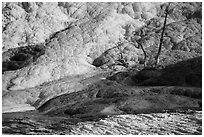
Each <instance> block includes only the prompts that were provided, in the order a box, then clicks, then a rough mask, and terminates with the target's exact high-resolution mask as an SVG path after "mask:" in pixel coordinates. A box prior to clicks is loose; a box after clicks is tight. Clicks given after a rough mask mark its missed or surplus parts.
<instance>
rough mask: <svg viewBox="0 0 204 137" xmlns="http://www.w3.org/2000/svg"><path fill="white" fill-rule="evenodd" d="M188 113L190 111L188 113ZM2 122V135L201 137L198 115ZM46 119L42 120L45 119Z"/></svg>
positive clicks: (168, 114)
mask: <svg viewBox="0 0 204 137" xmlns="http://www.w3.org/2000/svg"><path fill="white" fill-rule="evenodd" d="M189 112H190V111H189ZM43 119H44V120H39V119H38V120H35V119H24V120H23V119H13V120H5V121H6V122H8V124H5V123H6V122H5V123H3V126H2V130H3V133H5V134H27V135H53V134H58V135H64V134H66V135H201V134H202V112H201V111H195V112H190V113H188V114H184V113H180V112H176V113H169V112H168V113H151V114H137V115H117V116H112V117H109V118H105V119H101V120H100V121H96V122H92V121H88V122H80V123H78V124H76V125H70V123H69V122H68V120H69V119H60V118H57V120H56V118H55V121H54V120H53V121H52V122H51V120H50V119H46V118H45V117H44V118H43ZM45 119H46V120H45Z"/></svg>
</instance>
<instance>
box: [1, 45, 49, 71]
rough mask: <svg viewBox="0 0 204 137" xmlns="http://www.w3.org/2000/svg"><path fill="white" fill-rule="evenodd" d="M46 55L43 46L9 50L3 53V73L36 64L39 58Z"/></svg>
mask: <svg viewBox="0 0 204 137" xmlns="http://www.w3.org/2000/svg"><path fill="white" fill-rule="evenodd" d="M43 54H45V47H44V46H43V45H33V46H26V47H18V48H14V49H9V50H8V51H6V52H5V53H3V57H4V58H6V59H5V60H4V59H3V60H2V73H4V72H5V71H13V70H18V69H21V68H23V67H26V66H28V65H30V64H31V63H33V62H35V61H36V60H37V58H39V57H40V56H41V55H43Z"/></svg>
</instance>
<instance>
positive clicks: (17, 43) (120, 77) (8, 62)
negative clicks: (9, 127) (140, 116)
mask: <svg viewBox="0 0 204 137" xmlns="http://www.w3.org/2000/svg"><path fill="white" fill-rule="evenodd" d="M167 6H168V3H150V2H149V3H138V2H135V3H126V2H122V3H119V2H117V3H115V2H114V3H108V2H106V3H102V2H100V3H93V2H86V3H74V2H59V3H42V2H36V3H28V2H17V3H12V2H11V3H9V2H8V3H3V4H2V11H3V15H2V30H3V31H2V41H3V43H2V51H3V53H2V67H3V68H2V96H3V97H2V104H3V112H15V111H26V110H35V109H38V110H39V111H40V112H43V113H44V114H46V115H48V116H62V117H64V116H65V117H69V118H70V119H72V120H73V119H82V120H90V119H91V120H93V119H99V118H102V117H106V116H109V115H116V114H124V113H125V114H129V113H131V114H132V113H133V114H137V113H145V112H148V113H149V112H155V111H159V112H160V111H162V110H163V109H178V108H189V107H190V108H196V109H198V108H199V109H200V108H201V106H202V98H201V95H202V84H201V83H202V70H201V69H202V59H201V55H202V4H201V3H171V5H170V8H169V9H170V10H169V14H168V18H167V25H166V28H165V32H164V40H163V45H162V52H161V55H160V61H159V66H160V68H162V69H159V70H156V71H155V70H151V71H149V70H148V73H146V72H145V70H144V71H140V72H138V70H141V69H142V68H143V64H144V53H143V50H142V48H141V46H142V47H143V48H144V51H145V52H146V54H147V60H146V63H147V65H148V66H152V64H153V63H154V61H155V60H154V57H155V56H156V54H157V52H158V51H157V50H158V46H159V42H160V37H161V32H162V27H163V22H164V13H165V9H166V7H167ZM181 61H182V62H181ZM183 67H185V68H183ZM118 71H119V73H118ZM174 76H175V77H174ZM195 81H196V82H195ZM135 86H137V87H135ZM138 86H139V87H138ZM140 86H154V87H140ZM157 86H164V87H157ZM166 86H173V87H166ZM174 86H175V87H174ZM177 86H178V87H177ZM175 94H176V95H175ZM156 100H157V101H156ZM161 102H163V103H161ZM93 114H94V115H96V116H93ZM74 130H75V129H74ZM76 130H77V127H76ZM73 132H75V131H73ZM192 132H194V131H192ZM128 133H129V132H128ZM69 134H72V133H69ZM199 134H200V132H199Z"/></svg>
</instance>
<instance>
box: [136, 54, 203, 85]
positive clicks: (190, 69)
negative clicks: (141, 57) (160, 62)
mask: <svg viewBox="0 0 204 137" xmlns="http://www.w3.org/2000/svg"><path fill="white" fill-rule="evenodd" d="M132 80H133V81H134V82H135V83H136V85H139V86H184V87H190V86H191V87H202V57H196V58H193V59H189V60H185V61H181V62H179V63H177V64H173V65H169V66H167V67H166V68H164V69H158V70H157V69H155V70H154V69H151V70H141V71H140V72H139V73H138V74H136V75H134V76H132Z"/></svg>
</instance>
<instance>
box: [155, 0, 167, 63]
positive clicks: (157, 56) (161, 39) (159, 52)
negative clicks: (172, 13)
mask: <svg viewBox="0 0 204 137" xmlns="http://www.w3.org/2000/svg"><path fill="white" fill-rule="evenodd" d="M169 7H170V3H169V5H168V6H167V7H166V9H165V19H164V25H163V30H162V34H161V38H160V43H159V49H158V53H157V55H156V58H155V60H156V62H155V67H156V66H157V64H158V62H159V55H160V54H161V48H162V42H163V37H164V31H165V27H166V20H167V16H168V13H169Z"/></svg>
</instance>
